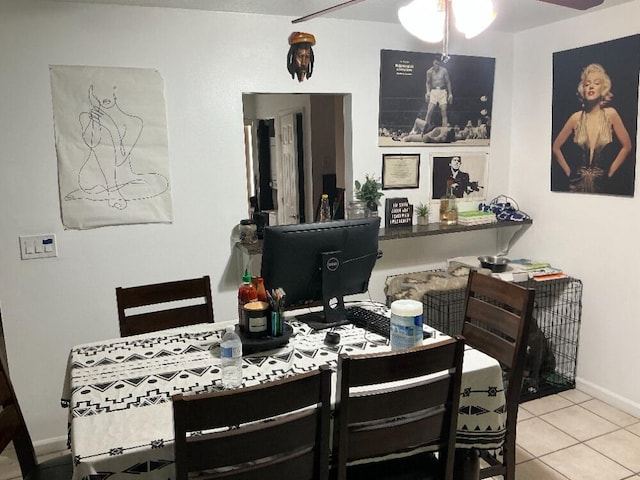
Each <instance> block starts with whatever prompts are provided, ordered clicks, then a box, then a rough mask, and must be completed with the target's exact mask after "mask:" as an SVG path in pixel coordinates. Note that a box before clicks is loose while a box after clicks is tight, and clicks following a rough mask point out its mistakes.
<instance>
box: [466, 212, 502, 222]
mask: <svg viewBox="0 0 640 480" xmlns="http://www.w3.org/2000/svg"><path fill="white" fill-rule="evenodd" d="M497 221H498V219H497V218H496V215H495V213H492V212H482V211H480V210H469V211H467V212H459V213H458V224H459V225H485V224H487V223H496V222H497Z"/></svg>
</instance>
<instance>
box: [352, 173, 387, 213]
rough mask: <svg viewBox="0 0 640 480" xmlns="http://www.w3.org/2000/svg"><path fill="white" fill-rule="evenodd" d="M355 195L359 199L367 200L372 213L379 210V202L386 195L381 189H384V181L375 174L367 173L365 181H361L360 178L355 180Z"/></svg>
mask: <svg viewBox="0 0 640 480" xmlns="http://www.w3.org/2000/svg"><path fill="white" fill-rule="evenodd" d="M354 183H355V187H356V189H355V195H356V198H357V199H358V200H362V201H364V202H367V207H369V210H371V213H372V214H377V212H378V202H379V201H380V198H381V197H382V196H383V195H384V193H382V192H381V191H380V190H381V189H382V183H380V181H378V179H377V178H375V177H374V176H373V175H369V174H366V175H365V179H364V182H362V183H360V182H359V181H358V180H356V181H355V182H354Z"/></svg>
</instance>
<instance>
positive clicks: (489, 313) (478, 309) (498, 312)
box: [466, 297, 522, 339]
mask: <svg viewBox="0 0 640 480" xmlns="http://www.w3.org/2000/svg"><path fill="white" fill-rule="evenodd" d="M466 315H467V317H468V318H469V319H472V320H473V321H474V322H477V323H483V324H485V325H486V328H489V329H494V330H497V331H499V332H500V333H501V334H502V335H504V336H506V337H508V338H511V339H516V338H518V334H519V333H520V326H521V324H522V321H521V319H520V311H518V312H517V313H513V312H508V311H506V310H504V309H502V308H499V307H497V306H496V305H492V304H490V303H488V302H486V301H483V300H480V299H478V298H477V297H471V298H469V302H468V304H467V310H466Z"/></svg>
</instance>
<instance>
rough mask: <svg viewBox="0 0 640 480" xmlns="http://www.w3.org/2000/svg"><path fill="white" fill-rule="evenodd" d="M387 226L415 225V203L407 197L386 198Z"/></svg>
mask: <svg viewBox="0 0 640 480" xmlns="http://www.w3.org/2000/svg"><path fill="white" fill-rule="evenodd" d="M385 224H386V227H387V228H389V227H410V226H412V225H413V205H411V204H410V203H409V200H408V199H406V198H387V199H386V200H385Z"/></svg>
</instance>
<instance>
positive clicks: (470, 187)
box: [431, 152, 488, 201]
mask: <svg viewBox="0 0 640 480" xmlns="http://www.w3.org/2000/svg"><path fill="white" fill-rule="evenodd" d="M487 157H488V155H487V154H486V153H472V152H465V153H447V154H432V155H431V163H432V165H431V171H432V172H433V175H432V183H431V192H432V197H431V198H432V199H433V200H439V199H440V198H442V196H443V195H444V194H445V193H446V191H447V186H448V185H449V184H451V187H452V193H453V194H454V195H455V196H456V197H457V198H461V199H465V200H468V201H483V200H486V199H487V194H486V189H487V178H488V159H487Z"/></svg>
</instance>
